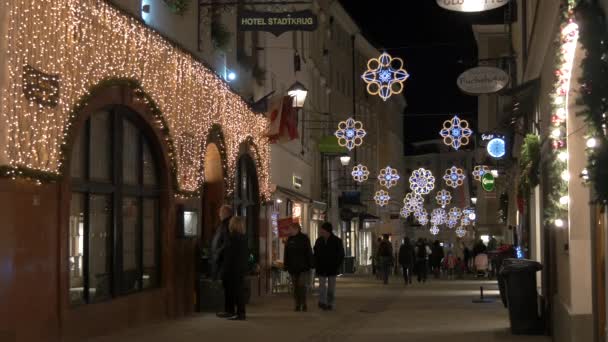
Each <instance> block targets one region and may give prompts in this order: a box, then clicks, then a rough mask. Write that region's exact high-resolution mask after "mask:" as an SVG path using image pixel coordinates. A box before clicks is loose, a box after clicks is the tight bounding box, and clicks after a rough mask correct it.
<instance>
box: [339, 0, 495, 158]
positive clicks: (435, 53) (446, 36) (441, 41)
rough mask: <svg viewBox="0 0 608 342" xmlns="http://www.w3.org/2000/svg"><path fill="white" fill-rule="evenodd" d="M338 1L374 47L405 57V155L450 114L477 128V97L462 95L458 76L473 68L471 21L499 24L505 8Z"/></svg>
mask: <svg viewBox="0 0 608 342" xmlns="http://www.w3.org/2000/svg"><path fill="white" fill-rule="evenodd" d="M340 2H341V3H342V5H343V6H344V7H345V8H346V10H347V11H348V12H349V13H350V14H351V16H352V17H353V19H355V21H356V22H357V23H358V24H359V26H360V27H362V28H363V34H364V35H365V36H366V37H367V38H368V39H369V40H370V42H371V43H372V44H373V45H374V46H376V47H377V48H378V49H379V50H380V51H383V50H386V51H387V52H388V53H390V54H391V55H393V56H398V57H401V58H403V60H404V61H405V68H406V70H407V71H408V73H409V74H410V75H411V76H410V78H409V80H408V81H407V82H406V86H405V91H404V93H405V97H406V99H407V102H408V108H407V109H406V113H405V128H404V129H405V131H404V132H405V137H404V142H405V145H406V146H405V150H406V151H405V152H406V154H409V153H411V149H410V147H409V146H408V145H409V144H411V143H412V142H416V141H421V140H428V139H437V138H439V134H438V133H439V130H440V129H441V125H442V123H443V121H445V120H446V119H448V118H449V117H450V114H459V115H460V116H461V117H463V118H466V119H469V120H471V123H472V124H473V127H476V123H475V121H476V118H477V98H476V97H473V96H468V95H464V94H463V93H461V92H460V90H459V89H458V87H457V86H456V79H457V78H458V76H459V75H460V74H461V73H462V72H463V71H465V70H466V69H468V68H470V67H473V66H476V58H477V46H476V42H475V38H474V36H473V32H472V29H471V24H472V23H482V22H483V23H495V22H496V23H501V22H502V20H503V17H504V12H503V11H504V8H503V9H498V10H493V11H490V12H485V13H481V14H468V13H457V12H451V11H447V10H444V9H442V8H440V7H439V6H438V5H437V3H436V1H434V0H415V1H413V0H409V1H396V0H391V1H388V0H385V1H379V0H376V1H360V0H341V1H340ZM382 4H385V5H384V6H381V5H382ZM389 101H390V99H389Z"/></svg>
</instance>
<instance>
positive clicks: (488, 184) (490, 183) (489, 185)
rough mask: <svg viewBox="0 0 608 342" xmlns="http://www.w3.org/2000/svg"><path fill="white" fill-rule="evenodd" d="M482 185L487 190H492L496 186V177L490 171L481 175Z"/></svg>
mask: <svg viewBox="0 0 608 342" xmlns="http://www.w3.org/2000/svg"><path fill="white" fill-rule="evenodd" d="M481 186H482V187H483V189H484V190H485V191H487V192H492V191H494V189H495V188H496V179H495V178H494V176H493V175H492V174H491V173H489V172H488V173H486V174H484V175H483V177H481Z"/></svg>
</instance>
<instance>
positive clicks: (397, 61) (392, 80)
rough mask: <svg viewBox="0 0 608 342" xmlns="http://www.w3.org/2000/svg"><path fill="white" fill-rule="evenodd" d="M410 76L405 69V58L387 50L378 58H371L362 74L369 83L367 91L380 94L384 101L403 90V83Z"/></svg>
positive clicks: (371, 93)
mask: <svg viewBox="0 0 608 342" xmlns="http://www.w3.org/2000/svg"><path fill="white" fill-rule="evenodd" d="M409 77H410V75H409V74H408V73H407V71H405V69H403V60H402V59H401V58H393V57H391V55H389V54H388V53H386V52H385V53H383V54H381V55H380V57H378V58H372V59H370V60H369V61H368V62H367V70H366V71H365V72H364V73H363V75H362V76H361V78H362V79H363V81H365V83H366V84H367V92H368V93H369V94H370V95H378V96H380V97H381V98H382V100H384V101H386V100H387V99H388V98H389V97H391V95H394V94H400V93H401V92H402V91H403V87H404V85H403V83H404V82H405V81H406V80H407V79H408V78H409Z"/></svg>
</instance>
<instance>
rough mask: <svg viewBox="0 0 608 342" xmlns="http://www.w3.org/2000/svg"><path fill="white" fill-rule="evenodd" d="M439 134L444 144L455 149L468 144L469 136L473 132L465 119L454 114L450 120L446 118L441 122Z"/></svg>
mask: <svg viewBox="0 0 608 342" xmlns="http://www.w3.org/2000/svg"><path fill="white" fill-rule="evenodd" d="M439 134H440V135H441V136H442V137H443V142H444V143H445V144H446V145H448V146H452V147H453V148H454V149H455V150H457V149H459V148H460V147H461V146H465V145H468V144H469V137H470V136H471V135H472V134H473V131H472V130H471V129H470V128H469V123H468V122H467V121H466V120H461V119H460V118H459V117H458V116H454V117H453V118H452V120H446V121H445V122H444V123H443V129H442V130H441V131H440V132H439Z"/></svg>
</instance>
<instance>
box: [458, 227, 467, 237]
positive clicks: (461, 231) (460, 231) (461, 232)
mask: <svg viewBox="0 0 608 342" xmlns="http://www.w3.org/2000/svg"><path fill="white" fill-rule="evenodd" d="M455 233H456V236H458V237H459V238H461V239H462V238H463V237H465V236H466V235H467V231H466V230H465V229H464V228H463V227H458V229H456V231H455Z"/></svg>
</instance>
